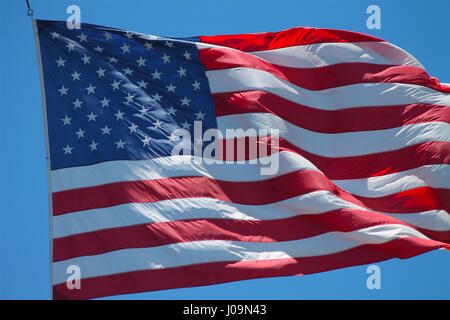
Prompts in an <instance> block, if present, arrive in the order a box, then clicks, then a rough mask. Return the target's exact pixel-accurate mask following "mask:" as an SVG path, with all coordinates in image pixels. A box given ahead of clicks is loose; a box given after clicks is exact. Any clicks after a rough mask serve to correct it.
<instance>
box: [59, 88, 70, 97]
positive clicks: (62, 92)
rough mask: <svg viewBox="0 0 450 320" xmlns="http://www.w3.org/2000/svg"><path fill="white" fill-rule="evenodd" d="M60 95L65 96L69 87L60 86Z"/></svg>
mask: <svg viewBox="0 0 450 320" xmlns="http://www.w3.org/2000/svg"><path fill="white" fill-rule="evenodd" d="M58 91H59V93H60V96H67V91H69V88H66V87H64V86H62V87H61V89H58Z"/></svg>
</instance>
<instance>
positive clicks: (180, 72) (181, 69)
mask: <svg viewBox="0 0 450 320" xmlns="http://www.w3.org/2000/svg"><path fill="white" fill-rule="evenodd" d="M177 72H178V74H179V75H180V78H182V77H185V76H186V69H184V68H183V67H180V69H178V70H177Z"/></svg>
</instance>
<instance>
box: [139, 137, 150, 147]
mask: <svg viewBox="0 0 450 320" xmlns="http://www.w3.org/2000/svg"><path fill="white" fill-rule="evenodd" d="M150 140H151V138H150V137H148V136H145V138H144V140H141V141H142V143H143V144H144V145H143V146H142V147H145V146H148V145H150Z"/></svg>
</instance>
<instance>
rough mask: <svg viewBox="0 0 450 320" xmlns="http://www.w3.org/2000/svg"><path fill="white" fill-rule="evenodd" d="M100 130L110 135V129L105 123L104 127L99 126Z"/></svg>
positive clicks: (103, 133)
mask: <svg viewBox="0 0 450 320" xmlns="http://www.w3.org/2000/svg"><path fill="white" fill-rule="evenodd" d="M100 130H102V135H105V134H107V135H110V134H111V130H112V129H111V128H108V126H107V125H105V127H104V128H100Z"/></svg>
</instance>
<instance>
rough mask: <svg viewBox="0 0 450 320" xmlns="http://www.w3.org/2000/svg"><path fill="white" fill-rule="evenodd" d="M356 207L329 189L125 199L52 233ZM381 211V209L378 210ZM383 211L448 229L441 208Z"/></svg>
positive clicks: (58, 224)
mask: <svg viewBox="0 0 450 320" xmlns="http://www.w3.org/2000/svg"><path fill="white" fill-rule="evenodd" d="M350 208H352V209H359V210H363V211H367V210H366V209H364V208H362V207H359V206H357V205H355V204H353V203H350V202H348V201H345V200H343V199H341V198H339V197H337V196H336V195H334V194H333V193H331V192H329V191H315V192H311V193H307V194H304V195H301V196H297V197H293V198H290V199H286V200H282V201H279V202H276V203H271V204H265V205H258V206H255V205H244V204H236V203H230V202H226V201H222V200H218V199H213V198H183V199H172V200H163V201H158V202H148V203H129V204H122V205H118V206H113V207H109V208H99V209H92V210H85V211H79V212H73V213H70V214H64V215H59V216H55V217H54V224H53V226H54V227H53V228H54V237H55V238H62V237H67V236H71V235H75V234H80V233H86V232H92V231H98V230H102V229H110V228H120V227H127V226H132V225H138V224H148V223H159V222H170V221H180V220H192V219H229V220H255V221H260V220H276V219H286V218H290V217H294V216H299V215H308V214H322V213H325V212H328V211H332V210H338V209H350ZM380 213H381V212H380ZM381 214H387V215H389V216H392V217H393V218H396V219H398V220H400V221H404V222H407V223H409V224H411V225H413V226H416V227H421V228H424V229H428V230H435V231H450V215H449V214H448V213H447V212H446V211H444V210H430V211H426V212H418V213H407V214H406V213H405V214H391V213H381Z"/></svg>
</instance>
